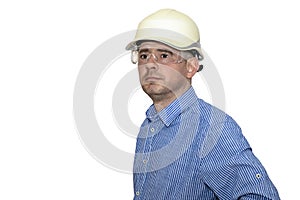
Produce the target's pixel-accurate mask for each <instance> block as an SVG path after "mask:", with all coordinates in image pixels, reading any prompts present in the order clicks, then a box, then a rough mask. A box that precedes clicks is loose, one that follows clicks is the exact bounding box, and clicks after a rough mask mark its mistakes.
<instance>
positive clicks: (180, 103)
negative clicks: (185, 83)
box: [146, 87, 198, 126]
mask: <svg viewBox="0 0 300 200" xmlns="http://www.w3.org/2000/svg"><path fill="white" fill-rule="evenodd" d="M197 99H198V97H197V95H196V93H195V90H194V88H193V87H190V88H189V89H188V90H187V91H186V92H185V93H184V94H182V95H181V96H180V97H179V98H177V99H176V100H174V101H173V102H172V103H170V104H169V105H168V106H167V107H166V108H164V109H163V110H161V111H160V112H158V113H157V112H156V110H155V107H154V105H153V104H152V105H151V106H150V107H149V109H148V110H147V112H146V117H147V118H148V119H149V120H150V121H154V120H156V119H158V118H160V120H161V121H162V122H163V123H164V124H165V125H166V126H169V125H170V124H171V123H172V122H173V121H174V119H175V118H176V117H177V116H178V115H179V114H180V113H182V112H183V111H184V110H186V109H187V108H189V107H190V106H191V105H192V104H193V103H194V102H195V101H197Z"/></svg>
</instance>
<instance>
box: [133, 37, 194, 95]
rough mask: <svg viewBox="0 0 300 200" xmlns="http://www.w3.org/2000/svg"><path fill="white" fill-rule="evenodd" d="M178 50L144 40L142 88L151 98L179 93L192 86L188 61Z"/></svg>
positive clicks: (141, 63)
mask: <svg viewBox="0 0 300 200" xmlns="http://www.w3.org/2000/svg"><path fill="white" fill-rule="evenodd" d="M179 54H180V52H179V51H178V50H175V49H173V48H171V47H169V46H167V45H164V44H161V43H157V42H144V43H142V44H141V46H140V48H139V54H138V71H139V78H140V83H141V85H142V88H143V90H144V92H145V93H147V94H148V95H149V96H150V97H151V98H153V97H158V96H160V98H163V96H164V95H168V94H172V93H173V95H178V94H181V93H182V92H183V90H186V88H188V87H189V86H190V79H189V78H187V73H188V71H187V67H186V66H187V61H186V60H184V59H183V58H182V57H181V56H180V55H179Z"/></svg>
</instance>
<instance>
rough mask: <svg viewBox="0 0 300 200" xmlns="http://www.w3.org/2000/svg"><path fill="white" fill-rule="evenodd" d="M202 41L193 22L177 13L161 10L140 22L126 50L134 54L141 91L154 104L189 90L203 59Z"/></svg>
mask: <svg viewBox="0 0 300 200" xmlns="http://www.w3.org/2000/svg"><path fill="white" fill-rule="evenodd" d="M199 41H200V38H199V31H198V27H197V26H196V24H195V23H194V22H193V20H192V19H190V18H189V17H188V16H186V15H185V14H183V13H180V12H178V11H175V10H170V9H163V10H159V11H157V12H155V13H154V14H151V15H149V16H148V17H146V18H145V19H143V20H142V21H141V22H140V23H139V26H138V30H137V32H136V36H135V38H134V40H133V41H132V42H131V43H129V44H128V45H127V47H126V49H127V50H131V51H132V62H133V63H138V70H139V76H140V82H141V85H142V88H143V90H144V91H145V92H146V93H147V94H148V95H149V96H150V97H151V98H152V100H153V101H154V102H155V101H156V102H157V101H162V100H164V99H166V98H170V99H171V98H174V97H177V96H178V95H181V94H182V93H183V92H185V91H186V90H187V89H188V88H189V87H190V85H191V79H192V77H193V76H194V74H195V73H196V72H197V71H198V70H199V60H202V59H203V55H202V51H201V48H200V42H199ZM200 70H201V69H200Z"/></svg>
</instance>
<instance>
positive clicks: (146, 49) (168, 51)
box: [139, 48, 174, 55]
mask: <svg viewBox="0 0 300 200" xmlns="http://www.w3.org/2000/svg"><path fill="white" fill-rule="evenodd" d="M155 50H156V51H159V52H167V53H169V54H171V55H173V54H174V52H172V51H170V50H167V49H155ZM149 51H150V49H148V48H145V49H141V50H140V51H139V53H144V52H149Z"/></svg>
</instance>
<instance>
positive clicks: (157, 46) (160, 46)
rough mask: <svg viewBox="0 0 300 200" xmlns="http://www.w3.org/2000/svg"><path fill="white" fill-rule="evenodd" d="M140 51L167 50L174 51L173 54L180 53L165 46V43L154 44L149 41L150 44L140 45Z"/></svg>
mask: <svg viewBox="0 0 300 200" xmlns="http://www.w3.org/2000/svg"><path fill="white" fill-rule="evenodd" d="M140 49H165V50H169V51H172V52H179V51H178V50H176V49H174V48H172V47H170V46H168V45H165V44H163V43H160V42H152V41H149V42H143V43H142V44H141V45H140Z"/></svg>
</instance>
